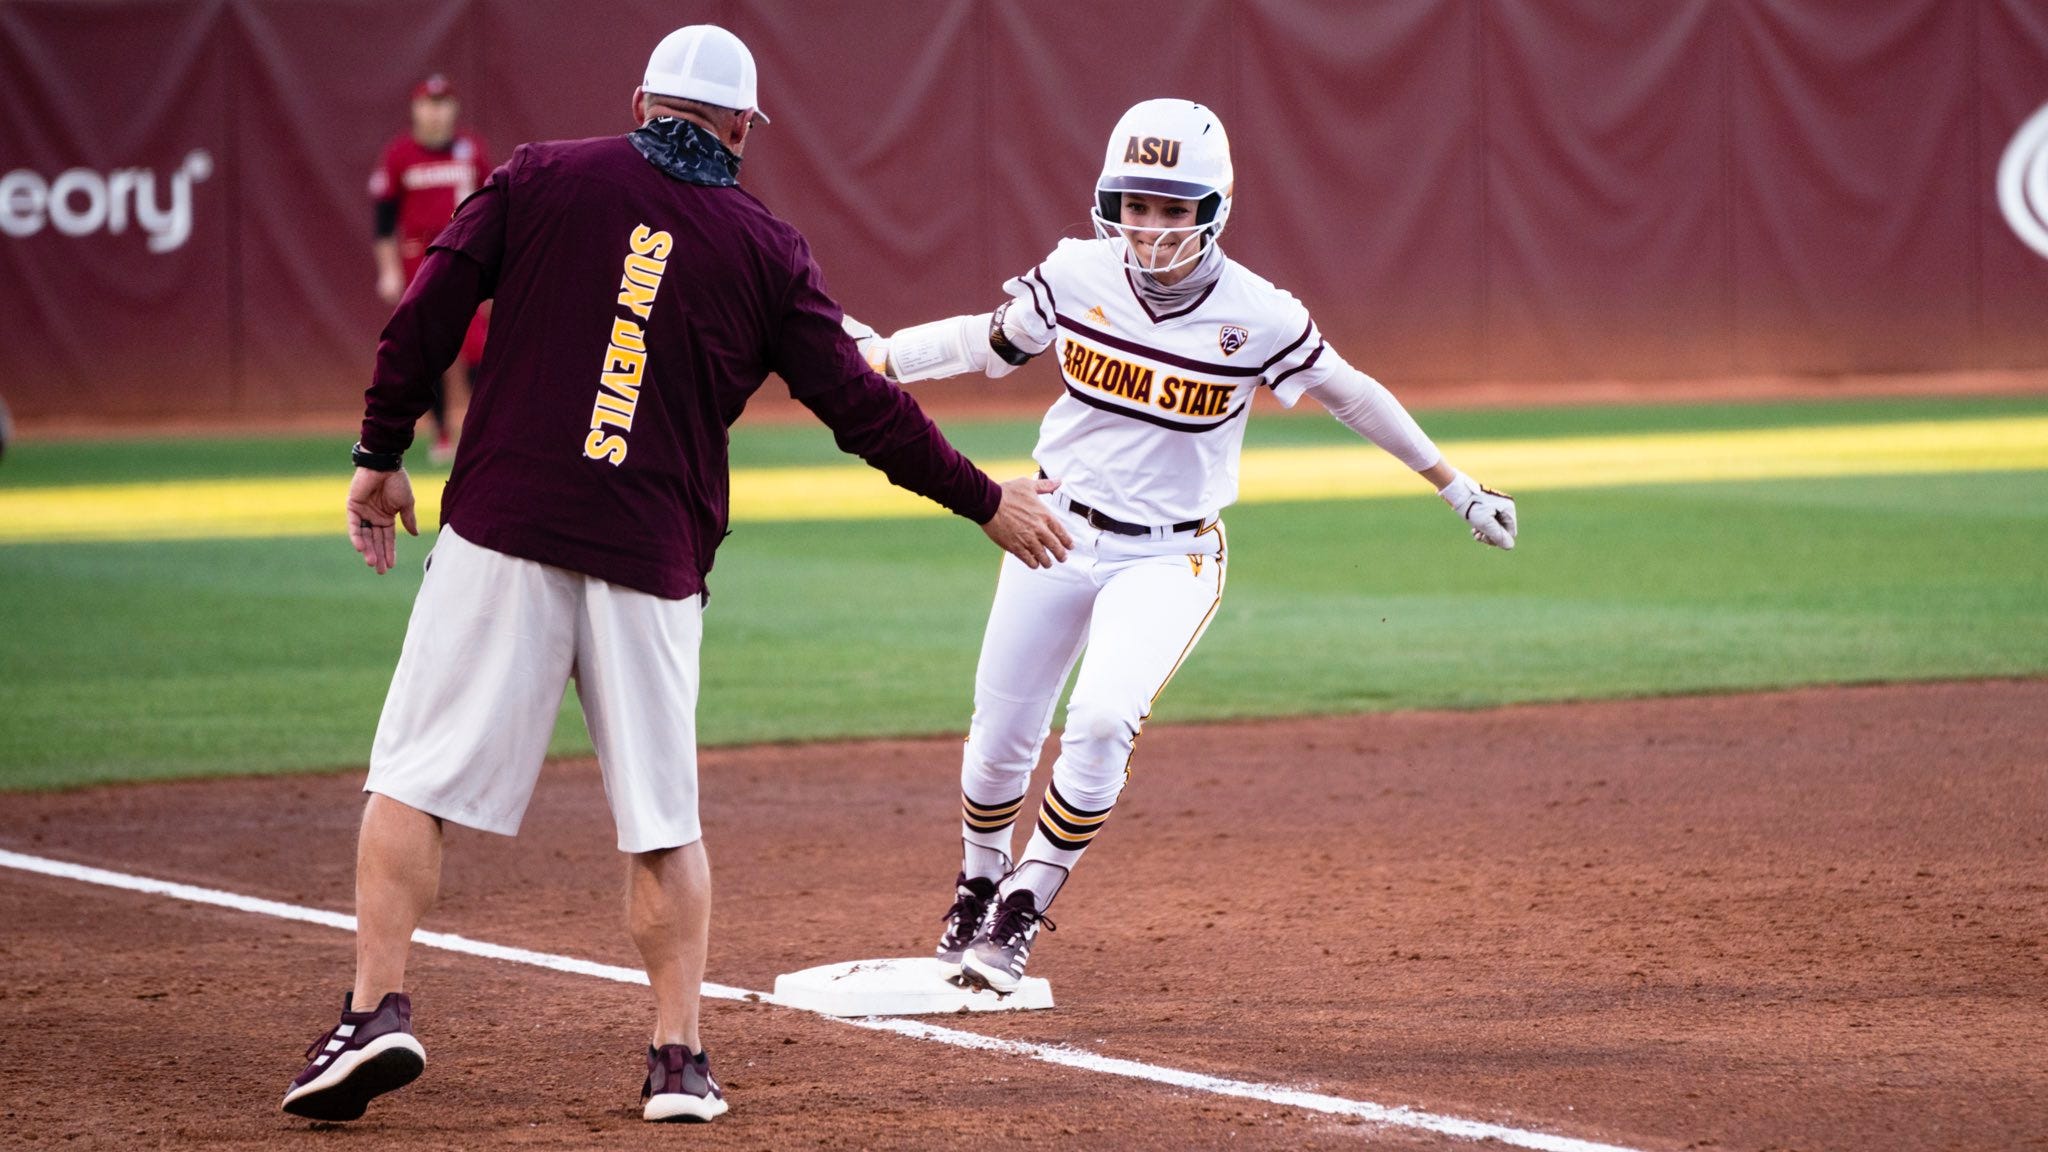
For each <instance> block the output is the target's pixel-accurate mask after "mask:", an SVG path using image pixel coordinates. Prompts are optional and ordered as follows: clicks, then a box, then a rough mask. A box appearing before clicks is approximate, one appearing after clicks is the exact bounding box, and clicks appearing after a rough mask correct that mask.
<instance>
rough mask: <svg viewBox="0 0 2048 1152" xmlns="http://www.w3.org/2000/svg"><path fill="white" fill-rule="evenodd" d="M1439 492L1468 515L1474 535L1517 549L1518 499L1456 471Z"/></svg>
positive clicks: (1462, 514)
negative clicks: (1516, 520) (1516, 511)
mask: <svg viewBox="0 0 2048 1152" xmlns="http://www.w3.org/2000/svg"><path fill="white" fill-rule="evenodd" d="M1436 494H1437V495H1439V496H1441V497H1443V498H1444V503H1446V504H1449V505H1450V506H1451V510H1452V511H1454V512H1456V513H1457V514H1458V515H1460V516H1463V517H1464V518H1465V523H1467V524H1469V525H1471V526H1472V538H1473V539H1474V540H1477V541H1479V542H1480V543H1482V544H1491V545H1493V546H1494V547H1495V548H1503V549H1513V548H1514V546H1515V533H1516V532H1517V531H1518V530H1519V529H1518V528H1517V527H1516V524H1515V498H1514V497H1513V496H1510V495H1508V494H1507V493H1505V492H1495V491H1494V490H1493V489H1491V488H1488V487H1486V486H1485V485H1482V484H1480V483H1479V482H1478V481H1476V480H1474V479H1472V478H1471V477H1470V476H1467V475H1465V474H1464V473H1463V472H1458V471H1455V470H1454V471H1453V472H1452V473H1451V482H1450V483H1449V484H1446V485H1444V486H1443V487H1442V488H1439V489H1437V493H1436Z"/></svg>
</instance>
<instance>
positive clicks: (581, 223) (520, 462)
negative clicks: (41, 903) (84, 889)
mask: <svg viewBox="0 0 2048 1152" xmlns="http://www.w3.org/2000/svg"><path fill="white" fill-rule="evenodd" d="M755 91H756V89H755V75H754V61H753V56H752V55H751V54H750V53H749V52H748V51H747V48H746V46H745V45H744V44H742V43H741V42H740V41H739V40H738V38H736V37H734V36H733V35H732V34H731V33H730V32H727V31H725V30H724V29H722V28H717V27H713V26H710V25H693V26H691V27H687V28H682V29H678V30H677V31H675V32H673V33H671V34H670V35H669V36H668V37H666V38H665V39H663V40H662V42H661V43H660V45H659V46H657V47H656V48H655V50H654V54H653V56H652V58H651V59H650V60H649V61H648V65H647V73H646V79H645V82H644V83H643V85H642V86H641V87H640V89H639V90H638V91H636V92H635V93H634V96H633V114H634V117H635V119H636V121H638V123H639V124H640V127H639V128H638V130H636V131H634V132H631V133H629V134H627V135H624V136H613V137H606V138H601V139H592V140H577V141H559V142H551V143H541V144H529V145H526V146H524V147H522V148H520V149H518V150H517V151H516V152H515V153H514V154H513V156H512V158H511V160H510V161H509V162H508V163H506V164H505V165H504V166H503V167H501V168H499V169H498V170H497V171H496V172H494V173H493V174H492V175H491V178H490V179H489V181H488V182H486V183H485V185H484V186H483V187H482V188H481V189H479V190H478V191H477V192H476V194H475V195H473V196H471V197H470V198H469V199H468V200H467V201H466V202H465V203H464V204H463V205H462V207H461V209H460V210H459V211H458V212H457V213H456V215H455V218H454V220H453V221H452V222H451V223H450V224H449V225H448V227H447V229H446V230H445V231H444V232H442V233H441V235H440V237H439V239H437V240H436V241H435V242H434V244H433V245H432V247H431V249H430V250H429V252H428V255H427V258H426V261H425V262H424V264H423V265H422V266H421V268H420V271H419V275H418V277H417V278H416V279H415V280H414V281H413V283H412V285H411V287H410V288H409V289H408V291H407V292H406V294H405V297H404V299H403V300H402V302H401V303H400V304H399V305H398V310H397V312H396V313H395V314H394V315H393V316H392V318H391V321H390V323H389V325H388V326H387V327H386V328H385V330H384V334H383V337H382V340H381V342H380V344H379V345H378V349H377V364H376V370H375V376H374V379H373V382H372V383H371V385H370V388H369V391H368V394H367V396H368V403H367V414H366V416H365V418H364V420H363V428H362V441H361V443H360V444H358V445H357V446H356V449H355V463H356V465H357V467H356V473H355V479H354V482H353V483H352V484H351V486H350V488H349V495H348V515H349V539H350V541H351V542H352V543H353V544H354V545H355V547H356V550H357V551H358V552H360V553H361V554H362V556H363V559H364V561H365V562H366V563H367V564H369V565H370V566H371V567H372V568H374V569H375V570H376V571H377V572H379V573H383V572H385V571H388V570H389V569H390V568H391V567H392V565H393V564H394V563H395V562H396V531H397V529H396V525H397V524H398V523H400V522H402V523H403V524H404V525H405V528H406V530H407V531H408V532H415V533H416V531H417V529H416V524H415V519H414V510H413V496H412V488H411V484H410V481H408V479H407V478H406V474H405V472H404V470H403V469H402V468H401V466H400V464H401V460H400V457H401V454H402V453H403V451H404V450H405V449H406V448H407V447H408V446H409V445H410V444H411V442H412V436H413V425H414V423H415V422H416V421H417V420H418V419H419V417H420V415H421V414H422V413H424V412H425V411H426V410H427V408H428V406H429V405H430V404H431V403H432V401H433V384H434V381H435V380H436V379H438V378H439V376H440V374H441V372H442V371H443V370H444V369H445V368H446V367H447V366H448V364H449V362H450V361H452V360H453V359H454V358H455V355H456V352H457V351H458V350H459V348H460V347H461V344H462V339H463V334H464V330H465V329H466V327H467V326H468V324H469V319H470V317H471V315H473V314H474V313H475V311H476V308H477V306H478V305H479V304H480V303H481V302H483V301H484V300H486V299H490V300H494V301H495V303H494V305H493V309H494V310H493V312H492V317H491V325H490V340H489V342H488V344H487V346H486V351H485V354H484V361H483V364H482V366H481V369H480V371H479V373H478V376H477V380H476V385H475V395H474V398H473V400H472V407H471V409H470V416H469V420H468V423H467V427H466V429H465V432H464V436H463V441H462V445H461V447H460V449H459V450H458V452H457V454H456V460H455V469H454V474H453V476H452V477H451V478H450V480H449V482H448V488H447V492H446V496H445V498H444V501H443V514H442V520H443V527H442V531H441V536H440V539H439V541H438V543H437V544H436V545H435V547H434V550H433V554H432V555H431V556H430V557H429V558H428V564H427V573H426V577H425V579H424V581H423V583H422V584H421V587H420V593H419V598H418V600H417V601H416V602H415V604H414V606H413V614H412V620H411V623H410V625H409V626H408V629H407V632H406V638H405V648H404V652H403V654H402V655H401V656H400V657H399V661H398V669H397V672H396V673H395V674H394V676H393V677H392V682H391V692H390V695H389V697H388V698H387V699H386V701H385V704H384V714H383V717H382V719H381V720H380V721H379V723H378V727H377V738H376V742H375V745H374V747H373V749H372V752H371V756H370V774H369V780H368V782H367V783H366V784H365V786H364V787H365V790H366V791H367V792H369V793H370V794H371V795H370V799H369V802H368V804H367V805H366V807H365V810H364V813H363V824H362V830H361V834H360V838H359V840H358V844H357V857H356V915H357V929H356V977H355V985H354V988H353V989H352V991H351V992H350V994H349V996H348V998H347V999H346V1000H345V1001H344V1003H343V1011H342V1016H341V1021H340V1023H339V1024H337V1025H336V1026H335V1027H334V1028H333V1029H331V1030H330V1031H329V1032H328V1033H326V1034H325V1035H323V1036H322V1037H320V1039H319V1040H317V1041H316V1042H315V1044H314V1046H313V1048H312V1049H311V1050H309V1052H308V1058H309V1060H310V1063H308V1064H307V1066H306V1068H305V1070H304V1071H302V1072H301V1073H300V1074H299V1076H298V1077H297V1078H296V1079H295V1080H294V1081H293V1082H292V1086H291V1088H290V1090H289V1091H288V1093H287V1094H286V1096H285V1100H284V1105H283V1106H284V1109H285V1110H286V1111H288V1112H292V1113H295V1114H298V1115H302V1116H308V1117H313V1118H316V1119H327V1120H346V1119H354V1118H355V1117H357V1116H360V1115H362V1113H363V1111H364V1108H365V1106H366V1104H367V1102H368V1101H369V1100H370V1099H371V1098H372V1097H374V1096H376V1095H378V1094H379V1093H382V1092H386V1091H389V1090H391V1089H393V1088H396V1087H399V1086H402V1085H404V1084H406V1083H408V1082H410V1081H411V1080H412V1079H413V1078H415V1077H416V1076H418V1075H419V1073H420V1071H421V1070H422V1069H423V1068H424V1066H425V1052H424V1050H423V1049H422V1048H421V1046H420V1044H419V1041H418V1040H417V1039H416V1038H414V1036H413V1035H412V1028H411V1013H412V1009H411V1003H410V1001H409V1000H408V998H407V997H406V994H405V993H404V991H403V987H404V978H405V962H406V952H407V945H408V944H409V942H410V939H411V936H412V932H413V929H414V928H415V927H416V926H417V925H418V923H419V921H420V919H421V917H422V916H423V915H424V914H425V912H426V911H427V908H428V907H429V905H431V904H432V902H433V899H434V895H435V892H436V889H437V887H438V885H439V880H440V865H441V825H442V821H444V820H452V821H455V822H456V823H458V824H462V825H465V826H468V827H473V828H481V829H484V830H487V831H491V832H499V833H504V834H507V835H510V834H512V833H514V832H516V831H517V830H518V828H519V823H520V817H521V815H522V814H523V812H524V810H525V807H526V804H527V801H528V799H529V797H530V796H531V794H532V791H533V787H534V783H535V781H536V779H537V777H538V775H539V771H540V764H541V760H542V757H543V755H544V753H545V751H546V749H547V743H548V737H549V734H550V733H551V731H552V729H553V726H554V720H555V714H556V711H557V708H558V706H559V704H560V701H561V698H562V693H563V689H564V687H565V685H566V684H567V681H568V679H569V678H570V677H571V676H573V677H574V678H575V680H576V684H577V688H578V691H579V694H580V696H581V699H582V702H583V709H584V717H585V720H586V721H587V722H588V724H589V727H590V736H591V741H592V743H593V744H594V745H595V747H596V750H597V758H598V762H599V764H600V766H601V768H602V770H603V775H604V785H605V792H606V794H607V796H608V797H609V799H610V803H611V808H612V816H613V819H614V821H615V823H616V824H617V827H618V845H619V850H620V851H622V852H625V853H627V854H628V855H629V857H630V860H631V865H630V868H629V870H628V887H627V909H628V912H627V916H628V921H629V927H630V930H631V933H632V937H633V942H634V943H635V944H636V945H637V946H638V947H639V949H640V954H641V957H642V959H643V960H644V961H645V963H646V966H647V976H648V981H649V983H650V984H651V985H652V987H653V991H654V1001H655V1022H654V1032H653V1038H652V1043H651V1045H650V1046H649V1048H648V1052H647V1058H648V1060H647V1063H648V1073H647V1081H646V1084H645V1087H644V1089H643V1091H642V1096H643V1098H644V1099H645V1101H646V1103H645V1105H644V1106H643V1115H644V1116H645V1117H646V1118H647V1119H649V1120H671V1119H696V1120H709V1119H711V1118H712V1117H714V1116H717V1115H719V1114H720V1113H722V1112H724V1111H725V1107H726V1105H725V1101H724V1095H723V1093H722V1091H721V1090H720V1089H719V1087H718V1085H717V1083H716V1081H715V1080H713V1079H712V1077H711V1073H710V1065H709V1062H708V1060H707V1059H706V1058H705V1056H704V1053H703V1044H702V1043H701V1041H700V1039H699V1036H698V1017H697V1007H698V991H699V986H700V984H701V982H702V979H703V971H704V958H705V949H706V938H707V935H708V931H709V923H710V896H711V880H710V866H709V864H708V862H707V858H706V856H705V852H704V845H703V840H702V837H701V833H700V831H699V827H698V822H697V766H696V731H695V713H696V703H697V686H698V673H697V657H698V643H699V639H700V637H701V635H702V613H703V603H704V587H705V585H704V580H705V574H706V573H707V572H708V571H709V570H710V568H711V564H712V558H713V555H714V553H715V552H716V550H717V547H718V544H719V541H720V540H721V539H722V538H723V537H724V535H725V531H726V516H727V486H728V480H729V477H728V464H727V458H726V428H727V426H729V425H730V424H732V423H733V421H734V420H736V419H737V418H738V417H739V415H740V411H741V409H742V408H744V407H745V405H746V402H747V399H748V398H749V397H750V396H752V395H753V393H754V391H755V389H757V388H759V387H760V385H761V383H762V381H763V379H764V378H765V377H766V376H767V375H768V373H770V372H774V373H777V374H779V375H780V376H781V377H782V378H783V380H784V381H786V382H787V384H788V386H789V389H790V392H791V394H792V395H794V396H795V397H796V398H797V399H798V400H800V401H802V402H803V403H804V404H805V405H806V406H808V407H809V408H810V410H811V411H812V412H814V413H816V414H817V415H818V417H819V418H820V419H821V420H823V421H824V422H825V424H827V425H828V426H830V427H831V429H832V430H833V432H834V434H835V435H836V437H837V439H838V443H839V446H840V447H841V448H842V449H844V450H845V451H848V452H852V453H856V454H858V455H859V456H860V457H861V458H862V459H864V460H866V461H867V462H868V463H869V464H871V465H873V466H874V467H875V468H877V469H880V470H881V471H882V472H883V473H885V474H886V475H887V476H888V477H889V479H890V480H892V481H894V482H895V483H896V484H899V485H901V486H902V487H905V488H908V489H910V490H911V491H913V492H917V493H919V494H921V495H924V496H926V497H929V498H930V499H932V500H934V501H936V502H937V503H939V504H941V505H943V506H945V507H946V508H947V509H949V510H951V511H953V512H955V513H957V514H959V515H961V516H965V517H967V518H969V519H971V520H974V521H975V522H977V523H979V524H981V525H982V527H983V530H984V531H985V532H987V534H988V536H989V537H990V539H992V540H994V541H995V542H996V543H997V544H998V545H1000V546H1001V547H1002V548H1003V549H1005V550H1006V551H1008V552H1011V553H1013V554H1015V555H1017V556H1018V557H1019V558H1020V559H1021V560H1023V561H1024V562H1025V563H1028V564H1031V565H1033V566H1038V565H1044V564H1051V563H1055V562H1057V561H1058V560H1060V559H1064V557H1065V546H1066V545H1068V544H1069V543H1071V541H1070V540H1068V538H1067V537H1066V535H1065V533H1064V532H1063V531H1062V530H1061V529H1060V527H1059V526H1058V524H1057V523H1056V522H1055V521H1054V520H1053V518H1052V517H1051V515H1050V514H1049V513H1048V512H1047V510H1046V508H1045V506H1044V504H1043V503H1042V502H1041V501H1040V500H1038V499H1037V495H1038V493H1040V492H1042V491H1049V490H1050V487H1051V484H1052V482H1049V481H1038V480H1014V481H1011V482H1010V483H1008V484H1004V485H998V484H996V483H995V482H994V481H993V480H991V479H989V478H988V477H987V476H986V475H984V474H983V473H982V472H981V471H980V470H979V469H977V468H976V467H975V466H974V465H973V464H972V463H971V462H969V461H968V460H967V459H966V458H965V457H963V456H961V455H960V454H959V453H958V452H956V451H955V450H954V449H953V448H952V446H951V445H949V444H948V443H947V442H946V441H945V439H944V438H943V437H941V436H940V435H939V432H938V430H937V429H936V428H935V427H933V425H932V423H931V421H930V420H928V419H927V418H926V417H925V416H924V414H923V413H922V412H921V411H919V409H918V407H917V405H916V404H915V403H914V402H913V401H912V400H910V399H909V398H908V397H907V396H905V395H904V394H903V393H902V392H901V391H899V390H898V389H897V388H896V387H895V386H894V385H892V384H890V383H889V382H887V381H885V380H883V379H882V378H881V377H879V376H876V375H874V374H873V373H872V372H870V371H869V370H868V368H867V365H866V363H865V361H864V360H863V359H862V358H861V355H860V353H859V352H858V351H857V350H856V349H855V347H854V344H853V342H852V341H851V340H850V339H849V338H847V337H846V336H845V334H844V333H843V332H842V331H841V328H840V320H841V313H840V310H839V307H838V305H836V304H834V303H833V302H832V300H831V298H830V297H828V296H827V295H826V293H825V287H824V283H823V281H822V279H821V277H820V274H819V271H818V267H817V265H816V264H815V263H814V262H813V261H812V259H811V255H810V250H809V248H808V246H807V245H806V244H805V243H804V239H803V237H802V236H801V235H799V234H798V232H797V231H796V229H794V228H792V227H791V226H790V225H788V224H786V223H784V222H783V221H781V220H779V219H777V218H776V217H775V215H774V214H772V213H771V212H769V211H768V210H767V209H766V208H765V207H763V206H762V204H761V203H760V201H758V200H756V199H754V197H753V196H751V195H749V194H747V193H746V192H743V191H741V190H740V189H739V187H738V186H737V179H738V174H739V165H740V156H741V154H742V153H743V152H744V151H745V150H746V146H747V141H748V137H749V135H750V133H751V130H752V128H753V127H754V125H756V124H765V123H767V120H768V118H767V117H766V116H765V115H763V114H762V113H761V110H760V107H759V105H758V103H757V101H756V99H755ZM359 1009H360V1010H359Z"/></svg>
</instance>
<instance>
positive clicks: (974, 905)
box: [937, 872, 996, 964]
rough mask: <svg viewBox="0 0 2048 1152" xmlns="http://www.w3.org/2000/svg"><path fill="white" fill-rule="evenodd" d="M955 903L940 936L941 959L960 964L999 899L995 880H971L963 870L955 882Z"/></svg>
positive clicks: (947, 915) (947, 910)
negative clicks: (991, 908)
mask: <svg viewBox="0 0 2048 1152" xmlns="http://www.w3.org/2000/svg"><path fill="white" fill-rule="evenodd" d="M953 892H954V900H953V906H952V907H951V908H948V909H946V915H945V921H946V931H945V932H944V934H942V935H941V936H940V937H939V947H938V951H937V955H938V958H939V960H940V962H942V963H945V964H958V963H960V962H961V961H962V960H963V959H965V958H966V956H967V946H968V945H970V944H972V943H974V938H975V937H976V936H978V935H980V934H981V929H982V926H983V925H984V924H986V923H987V921H988V913H989V909H990V907H991V906H993V905H994V904H995V901H996V882H995V881H993V880H990V879H989V878H988V877H986V876H976V877H975V878H974V879H972V880H969V879H968V878H967V873H965V872H962V873H961V874H960V878H959V879H958V880H955V881H953Z"/></svg>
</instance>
